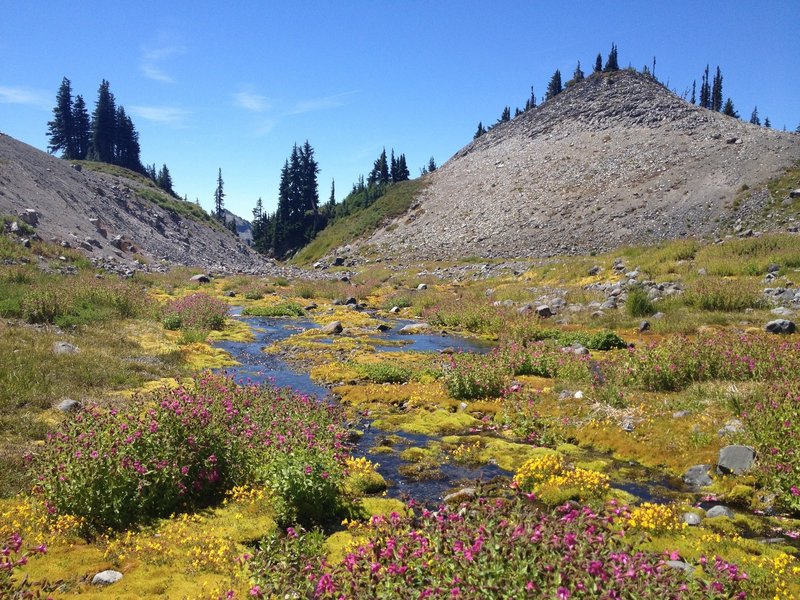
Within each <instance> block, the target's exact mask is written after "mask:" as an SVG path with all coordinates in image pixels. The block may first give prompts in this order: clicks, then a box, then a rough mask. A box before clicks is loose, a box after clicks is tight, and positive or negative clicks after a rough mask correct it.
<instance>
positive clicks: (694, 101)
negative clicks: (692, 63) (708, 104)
mask: <svg viewBox="0 0 800 600" xmlns="http://www.w3.org/2000/svg"><path fill="white" fill-rule="evenodd" d="M691 103H692V104H697V80H696V79H695V80H694V81H692V99H691Z"/></svg>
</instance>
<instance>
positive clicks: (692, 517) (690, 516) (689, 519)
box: [681, 512, 702, 526]
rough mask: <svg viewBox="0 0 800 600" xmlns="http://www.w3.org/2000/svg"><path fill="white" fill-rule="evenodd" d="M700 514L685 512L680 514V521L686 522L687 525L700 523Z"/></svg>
mask: <svg viewBox="0 0 800 600" xmlns="http://www.w3.org/2000/svg"><path fill="white" fill-rule="evenodd" d="M700 521H702V519H701V518H700V515H698V514H697V513H693V512H685V513H683V514H682V515H681V522H682V523H686V524H687V525H689V526H694V525H700Z"/></svg>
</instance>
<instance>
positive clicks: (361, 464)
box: [345, 456, 380, 477]
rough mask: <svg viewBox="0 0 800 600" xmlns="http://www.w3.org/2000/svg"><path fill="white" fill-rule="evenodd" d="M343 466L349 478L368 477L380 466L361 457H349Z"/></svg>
mask: <svg viewBox="0 0 800 600" xmlns="http://www.w3.org/2000/svg"><path fill="white" fill-rule="evenodd" d="M345 464H346V467H347V472H348V473H349V474H350V476H351V477H369V476H370V475H372V473H374V472H375V471H376V470H377V469H378V467H380V464H378V463H374V462H372V461H371V460H369V459H367V458H365V457H363V456H362V457H359V458H352V457H350V458H348V459H347V460H346V462H345Z"/></svg>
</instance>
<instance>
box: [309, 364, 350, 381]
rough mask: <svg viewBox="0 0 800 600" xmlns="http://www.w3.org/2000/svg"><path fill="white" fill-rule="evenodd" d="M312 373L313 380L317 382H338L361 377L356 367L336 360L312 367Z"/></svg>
mask: <svg viewBox="0 0 800 600" xmlns="http://www.w3.org/2000/svg"><path fill="white" fill-rule="evenodd" d="M310 375H311V379H312V381H315V382H317V383H338V382H341V381H350V380H353V379H358V377H359V374H358V371H356V370H355V369H354V368H352V367H350V366H348V365H346V364H345V363H341V362H336V361H334V362H330V363H325V364H321V365H316V366H314V367H311V372H310ZM353 387H356V386H353Z"/></svg>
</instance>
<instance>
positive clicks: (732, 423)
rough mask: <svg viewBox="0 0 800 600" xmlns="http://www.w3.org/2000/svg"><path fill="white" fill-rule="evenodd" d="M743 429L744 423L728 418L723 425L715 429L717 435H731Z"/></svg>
mask: <svg viewBox="0 0 800 600" xmlns="http://www.w3.org/2000/svg"><path fill="white" fill-rule="evenodd" d="M743 429H744V425H743V424H742V422H741V421H740V420H739V419H730V420H728V422H727V423H725V425H723V426H722V427H721V428H720V429H719V431H717V435H718V436H719V437H724V436H726V435H731V434H733V433H739V432H740V431H742V430H743Z"/></svg>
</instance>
